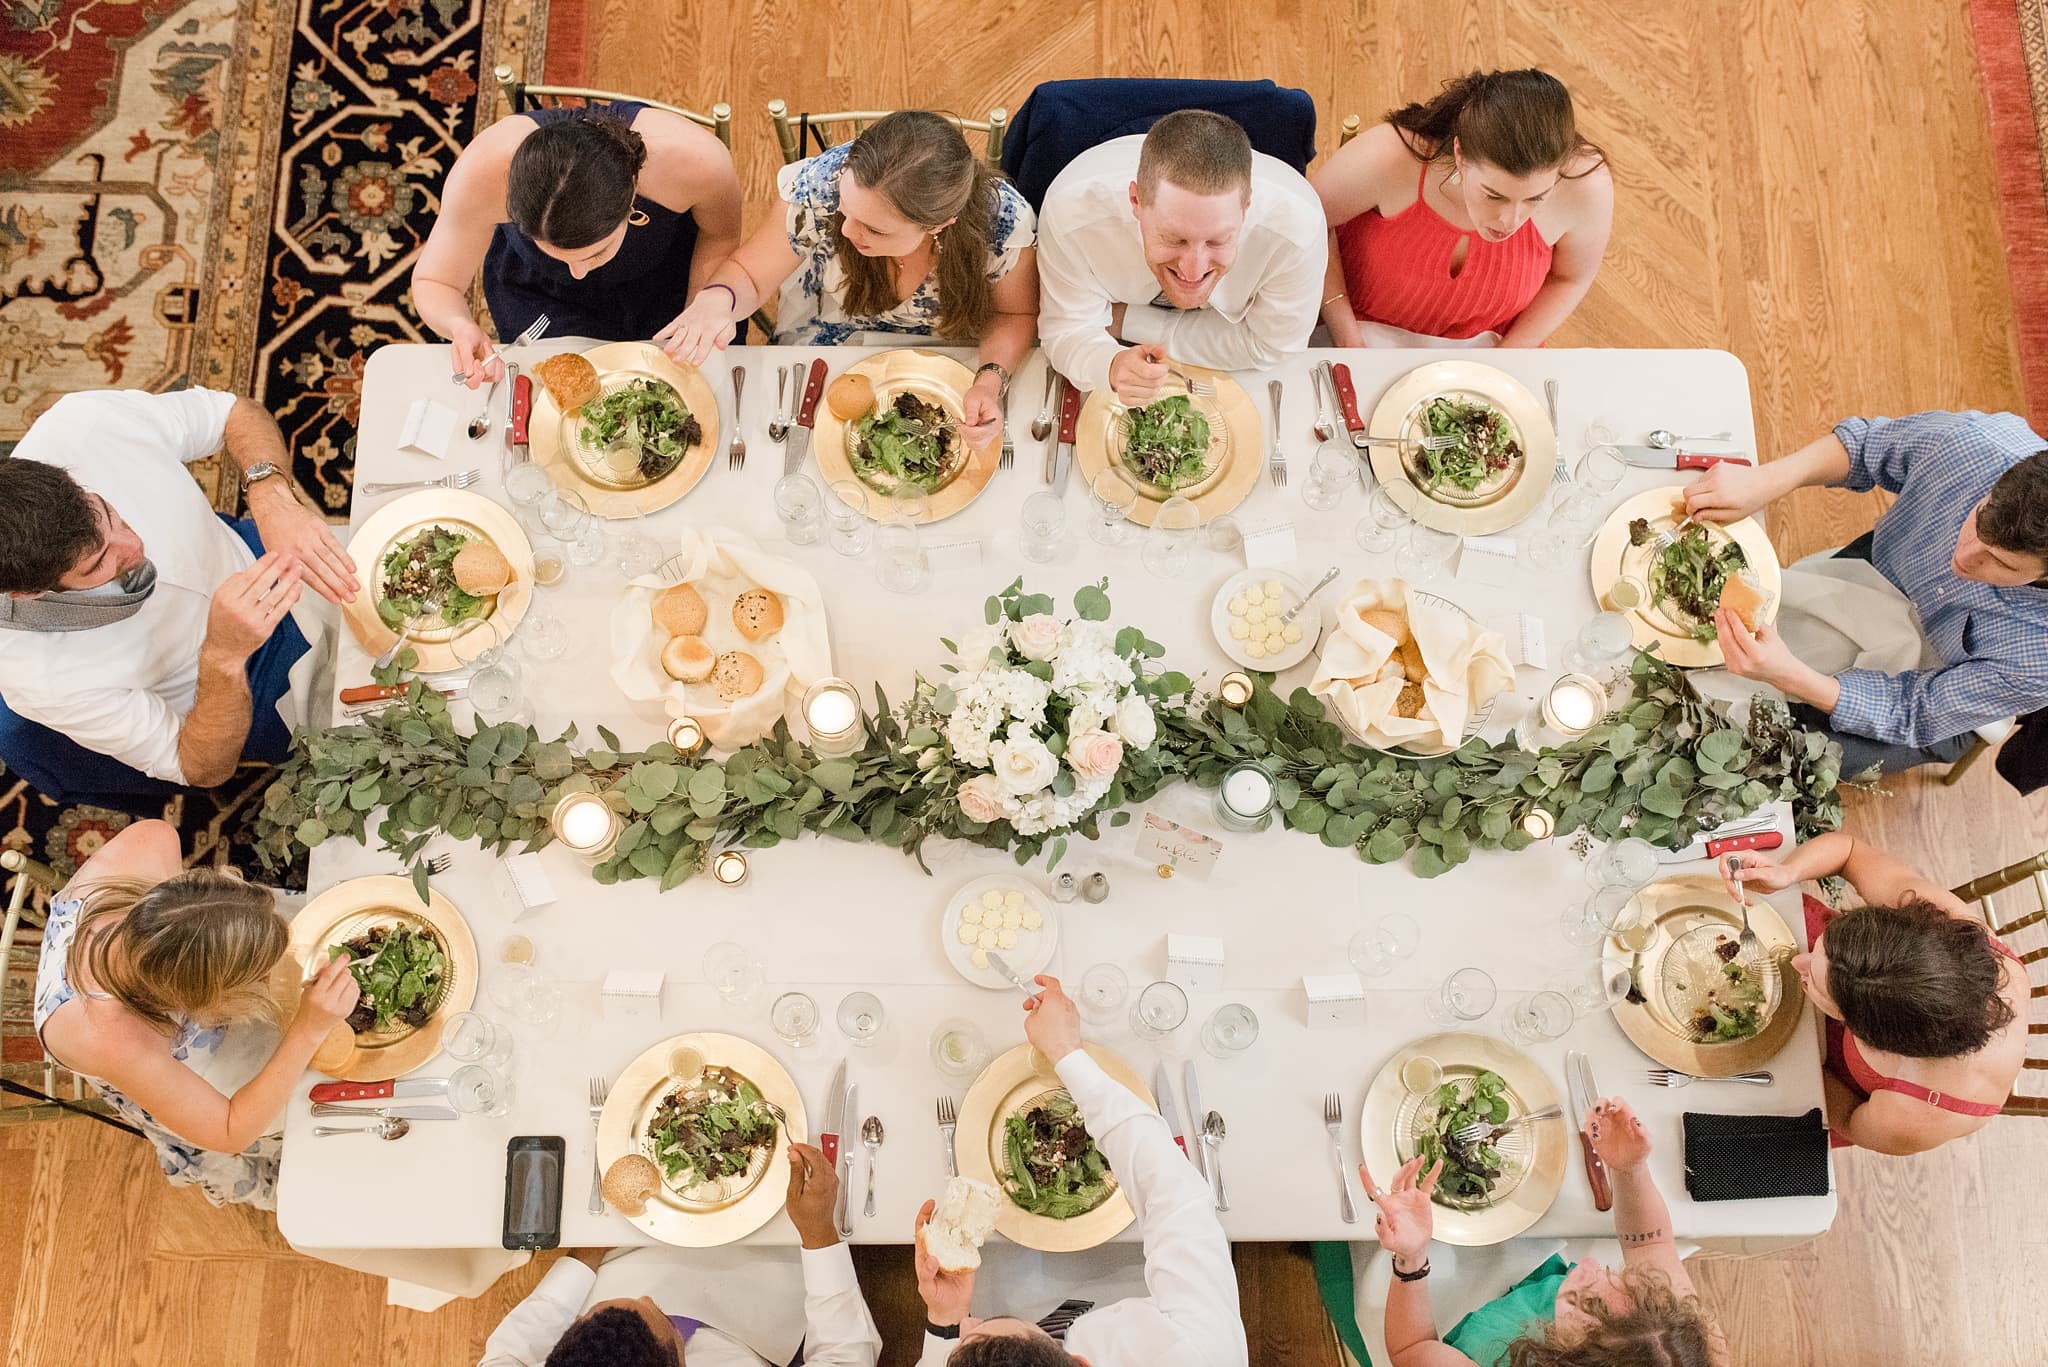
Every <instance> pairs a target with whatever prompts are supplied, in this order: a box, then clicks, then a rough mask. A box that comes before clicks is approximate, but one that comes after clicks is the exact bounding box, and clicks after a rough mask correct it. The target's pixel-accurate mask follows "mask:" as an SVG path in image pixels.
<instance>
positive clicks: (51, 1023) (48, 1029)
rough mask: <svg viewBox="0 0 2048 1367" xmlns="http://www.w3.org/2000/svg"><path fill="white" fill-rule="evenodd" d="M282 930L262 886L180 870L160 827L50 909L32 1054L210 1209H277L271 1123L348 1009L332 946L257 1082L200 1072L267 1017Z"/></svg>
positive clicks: (77, 882) (349, 989) (95, 863)
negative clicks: (133, 1132)
mask: <svg viewBox="0 0 2048 1367" xmlns="http://www.w3.org/2000/svg"><path fill="white" fill-rule="evenodd" d="M288 938H289V937H288V935H287V933H286V930H285V923H284V920H283V918H282V917H281V916H279V914H278V912H277V908H276V906H275V904H274V899H273V898H272V896H271V893H270V891H269V889H267V888H262V887H258V886H256V885H254V884H251V883H245V882H243V881H242V880H241V879H240V878H236V877H234V876H232V875H230V874H225V873H217V872H213V871H211V870H204V869H200V870H192V871H190V872H188V871H186V870H184V869H183V868H182V867H181V865H180V861H179V852H178V837H177V833H176V832H175V831H173V830H172V829H171V828H170V827H169V826H167V825H165V824H164V823H163V822H161V821H139V822H137V823H135V824H134V825H132V826H130V827H128V828H127V829H126V830H124V831H122V832H121V833H120V834H119V835H117V836H115V837H114V838H113V839H112V840H110V841H108V842H107V844H106V845H105V846H104V847H102V848H101V849H100V851H99V852H98V853H96V854H94V855H93V856H92V857H91V858H90V859H88V860H87V861H86V862H85V864H84V866H83V867H82V868H80V869H79V870H78V873H77V874H76V875H75V876H74V877H73V878H72V880H71V882H70V883H69V884H68V885H66V887H65V888H64V890H63V892H62V893H60V894H58V896H57V897H56V898H55V899H53V900H52V901H51V903H50V919H49V924H48V926H47V927H46V928H45V930H44V932H43V949H42V959H41V963H40V965H39V967H38V970H37V974H36V1007H35V1024H36V1033H37V1035H38V1037H39V1038H40V1039H41V1040H42V1043H43V1048H44V1050H45V1051H46V1052H47V1053H48V1054H49V1056H50V1058H52V1059H53V1060H55V1061H56V1062H57V1063H58V1064H59V1065H61V1066H62V1067H65V1068H68V1069H70V1070H71V1071H72V1072H74V1073H77V1074H78V1075H79V1076H81V1077H83V1078H85V1079H86V1080H87V1081H89V1082H91V1083H92V1084H93V1085H94V1086H95V1087H97V1088H98V1089H99V1091H100V1094H101V1095H102V1096H104V1097H105V1098H106V1099H107V1100H108V1101H110V1102H112V1103H113V1106H114V1109H115V1110H116V1111H117V1112H118V1113H119V1114H120V1115H121V1117H122V1118H123V1119H125V1120H127V1121H128V1122H129V1123H131V1124H133V1125H134V1126H135V1127H136V1128H138V1129H140V1130H141V1131H142V1132H143V1134H144V1135H145V1136H147V1137H148V1139H149V1141H150V1142H151V1143H152V1144H153V1145H155V1146H156V1151H157V1162H158V1165H159V1166H160V1167H161V1168H162V1169H163V1172H164V1175H165V1176H166V1177H168V1178H169V1179H170V1181H171V1185H173V1186H196V1187H198V1188H199V1189H200V1191H201V1193H202V1194H204V1195H205V1197H206V1199H207V1200H209V1201H211V1202H212V1203H213V1204H215V1205H224V1204H227V1203H230V1202H234V1203H240V1204H248V1205H253V1206H256V1207H259V1208H260V1209H263V1210H274V1209H276V1208H277V1162H278V1153H279V1150H280V1147H281V1140H280V1136H279V1134H278V1129H279V1127H278V1125H277V1123H276V1122H277V1121H278V1119H279V1117H280V1115H281V1113H282V1112H283V1110H284V1106H285V1102H286V1101H287V1100H288V1099H289V1098H290V1096H291V1091H292V1088H293V1086H294V1085H295V1084H296V1083H297V1082H298V1080H299V1077H300V1076H301V1075H302V1074H303V1073H304V1072H305V1071H306V1066H307V1064H308V1063H309V1062H311V1060H312V1057H313V1052H314V1050H316V1049H317V1048H319V1046H320V1042H321V1040H323V1039H325V1038H326V1036H327V1032H328V1031H329V1030H331V1029H333V1028H334V1026H335V1025H336V1024H337V1023H338V1022H340V1021H342V1020H345V1019H347V1017H348V1013H349V1012H350V1011H351V1010H353V1009H354V1008H355V1004H356V996H357V988H356V982H355V979H354V977H353V976H352V975H351V974H350V973H349V971H348V959H347V956H346V955H344V956H342V957H340V958H337V959H335V960H334V961H333V962H331V963H328V964H326V965H324V966H323V967H322V968H321V970H320V972H319V975H318V976H316V977H315V978H314V979H313V980H312V981H311V982H309V983H307V984H306V985H305V987H304V989H303V990H302V991H301V993H300V996H299V1008H298V1012H297V1014H296V1015H294V1016H293V1018H292V1020H291V1022H290V1024H289V1025H287V1026H285V1028H284V1030H283V1034H282V1036H281V1038H279V1039H278V1040H277V1043H276V1047H275V1048H274V1049H273V1050H272V1051H271V1053H270V1055H269V1059H268V1061H267V1062H265V1063H263V1065H262V1066H261V1067H260V1068H258V1069H256V1071H255V1075H254V1076H253V1077H249V1078H248V1079H247V1080H246V1081H242V1082H240V1085H239V1086H236V1087H235V1088H234V1090H233V1092H232V1093H231V1094H224V1093H223V1092H222V1091H221V1090H220V1089H218V1088H217V1087H216V1086H215V1084H214V1082H213V1081H209V1080H208V1074H210V1073H214V1074H225V1073H226V1072H227V1071H228V1070H229V1069H230V1068H231V1067H232V1064H231V1063H230V1061H229V1060H228V1059H225V1058H221V1057H220V1056H221V1055H223V1054H224V1053H225V1052H226V1051H227V1049H228V1048H233V1047H234V1046H233V1045H231V1044H230V1041H231V1039H232V1038H233V1037H234V1036H236V1035H237V1034H238V1033H240V1032H241V1031H243V1030H245V1029H263V1028H265V1027H274V1026H275V1023H276V1019H277V1014H278V1012H277V1003H276V1000H275V999H274V998H273V997H272V996H271V994H270V990H269V982H270V978H271V974H272V972H273V971H274V970H275V969H277V967H278V961H279V960H280V959H282V958H283V957H284V954H285V949H286V946H287V942H288ZM265 1033H266V1034H269V1033H270V1030H268V1029H265ZM241 1042H243V1043H246V1036H244V1037H243V1040H242V1041H241ZM224 1046H225V1047H224ZM217 1062H218V1063H219V1064H220V1065H221V1066H220V1067H219V1068H218V1069H217V1068H216V1066H215V1065H216V1063H217ZM242 1071H246V1067H244V1069H243V1070H242Z"/></svg>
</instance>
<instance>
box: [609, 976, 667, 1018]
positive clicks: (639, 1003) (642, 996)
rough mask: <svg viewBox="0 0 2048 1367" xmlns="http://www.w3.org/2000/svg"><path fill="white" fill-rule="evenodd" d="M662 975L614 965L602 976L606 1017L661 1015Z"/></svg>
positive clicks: (654, 1016) (652, 1016)
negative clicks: (614, 966)
mask: <svg viewBox="0 0 2048 1367" xmlns="http://www.w3.org/2000/svg"><path fill="white" fill-rule="evenodd" d="M661 984H662V975H661V974H659V973H655V972H650V971H646V970H641V969H629V968H615V969H613V970H612V971H611V972H609V973H607V974H605V977H604V1018H605V1019H606V1020H629V1021H655V1020H660V1019H661Z"/></svg>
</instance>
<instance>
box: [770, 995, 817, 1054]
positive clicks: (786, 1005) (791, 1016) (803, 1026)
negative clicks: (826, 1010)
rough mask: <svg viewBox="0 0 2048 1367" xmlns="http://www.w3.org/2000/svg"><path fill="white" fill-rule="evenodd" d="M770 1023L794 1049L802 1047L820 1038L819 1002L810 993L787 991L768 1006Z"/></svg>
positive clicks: (779, 1035)
mask: <svg viewBox="0 0 2048 1367" xmlns="http://www.w3.org/2000/svg"><path fill="white" fill-rule="evenodd" d="M768 1024H769V1026H770V1027H771V1028H772V1029H773V1030H774V1031H775V1034H776V1037H777V1038H778V1039H780V1040H781V1041H782V1042H783V1043H784V1044H786V1045H788V1046H789V1047H790V1048H792V1049H802V1048H804V1047H805V1046H806V1045H810V1044H814V1043H816V1042H817V1039H818V1003H817V1002H815V1001H813V1000H812V999H811V997H810V995H809V994H808V993H804V992H785V993H783V994H782V995H781V996H779V997H777V998H776V999H775V1005H773V1006H771V1007H769V1008H768Z"/></svg>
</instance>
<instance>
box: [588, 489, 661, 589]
mask: <svg viewBox="0 0 2048 1367" xmlns="http://www.w3.org/2000/svg"><path fill="white" fill-rule="evenodd" d="M602 511H603V513H604V516H605V519H606V521H607V522H608V523H609V524H610V528H611V539H612V554H613V556H614V558H615V559H616V561H617V563H618V566H619V573H620V574H622V575H624V576H625V577H626V578H628V579H638V578H640V577H641V576H642V575H647V574H653V573H654V571H655V570H656V569H657V568H659V567H660V565H661V560H662V556H661V543H660V542H659V541H657V540H655V539H654V535H653V533H652V532H650V531H648V529H647V513H646V510H645V509H643V508H642V507H641V506H640V501H639V500H638V499H636V498H634V497H632V496H631V495H630V494H614V495H612V496H611V497H610V498H607V499H606V500H605V501H604V504H603V509H602Z"/></svg>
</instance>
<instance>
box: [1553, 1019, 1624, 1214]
mask: <svg viewBox="0 0 2048 1367" xmlns="http://www.w3.org/2000/svg"><path fill="white" fill-rule="evenodd" d="M1564 1069H1565V1092H1566V1095H1567V1097H1568V1099H1569V1100H1570V1101H1571V1106H1572V1124H1573V1125H1575V1126H1576V1127H1577V1128H1578V1131H1579V1152H1580V1155H1581V1156H1582V1157H1583V1158H1584V1159H1585V1161H1586V1181H1587V1182H1588V1183H1590V1184H1591V1185H1592V1188H1593V1209H1595V1210H1612V1209H1613V1208H1614V1188H1613V1187H1612V1186H1611V1185H1610V1184H1609V1183H1608V1180H1607V1164H1606V1163H1605V1162H1603V1161H1602V1160H1601V1158H1600V1155H1599V1154H1598V1153H1596V1152H1595V1151H1594V1149H1593V1139H1592V1136H1591V1135H1589V1134H1587V1132H1586V1126H1587V1123H1588V1122H1590V1121H1591V1120H1592V1118H1593V1103H1594V1102H1595V1101H1597V1100H1599V1099H1600V1093H1599V1092H1598V1091H1597V1090H1595V1088H1594V1086H1593V1065H1592V1063H1591V1062H1590V1061H1589V1060H1588V1059H1587V1058H1586V1055H1585V1054H1584V1053H1582V1052H1581V1051H1579V1050H1577V1049H1573V1050H1570V1051H1568V1052H1567V1053H1566V1054H1565V1056H1564Z"/></svg>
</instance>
